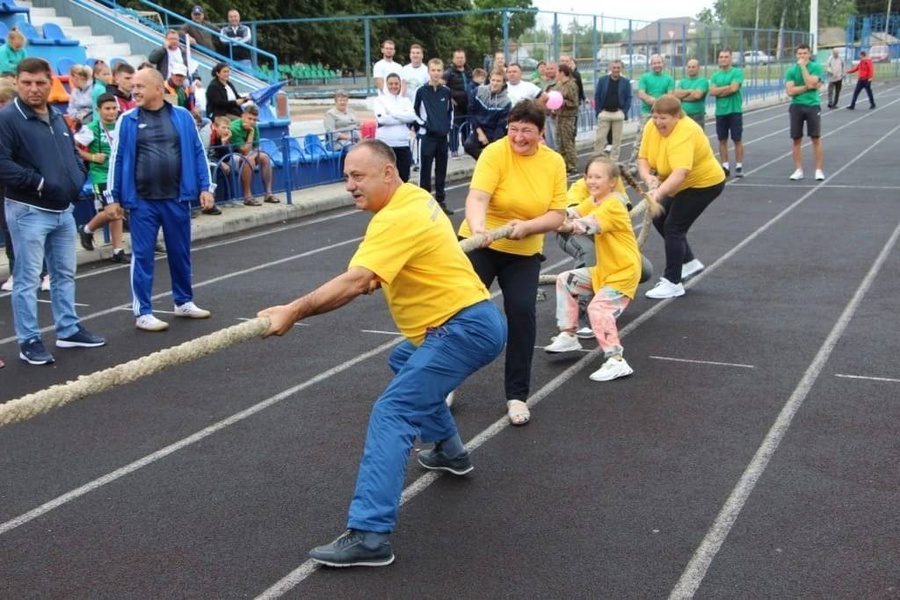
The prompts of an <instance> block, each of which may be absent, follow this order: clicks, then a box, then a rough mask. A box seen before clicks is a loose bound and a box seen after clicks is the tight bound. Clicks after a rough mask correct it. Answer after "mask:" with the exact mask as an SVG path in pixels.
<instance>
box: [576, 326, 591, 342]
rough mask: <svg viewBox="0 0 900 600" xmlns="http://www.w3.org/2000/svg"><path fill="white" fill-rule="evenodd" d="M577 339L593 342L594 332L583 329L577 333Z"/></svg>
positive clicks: (588, 328) (589, 329)
mask: <svg viewBox="0 0 900 600" xmlns="http://www.w3.org/2000/svg"><path fill="white" fill-rule="evenodd" d="M575 337H577V338H579V339H582V340H592V339H594V330H593V329H591V328H590V327H582V328H581V329H579V330H578V331H576V332H575Z"/></svg>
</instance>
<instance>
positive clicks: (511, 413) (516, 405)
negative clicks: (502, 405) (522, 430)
mask: <svg viewBox="0 0 900 600" xmlns="http://www.w3.org/2000/svg"><path fill="white" fill-rule="evenodd" d="M506 416H507V417H509V422H510V424H511V425H525V424H526V423H528V421H530V420H531V411H530V410H528V405H527V404H525V403H524V402H522V401H521V400H507V401H506Z"/></svg>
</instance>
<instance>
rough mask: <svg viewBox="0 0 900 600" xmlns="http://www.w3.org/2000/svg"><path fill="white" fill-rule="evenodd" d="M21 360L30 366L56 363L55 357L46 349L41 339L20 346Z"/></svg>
mask: <svg viewBox="0 0 900 600" xmlns="http://www.w3.org/2000/svg"><path fill="white" fill-rule="evenodd" d="M19 358H21V359H22V360H24V361H25V362H27V363H28V364H29V365H49V364H50V363H52V362H53V361H54V358H53V355H52V354H50V353H49V352H47V349H46V348H44V342H42V341H41V338H34V339H31V340H28V341H27V342H25V343H24V344H19Z"/></svg>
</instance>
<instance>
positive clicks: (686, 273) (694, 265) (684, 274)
mask: <svg viewBox="0 0 900 600" xmlns="http://www.w3.org/2000/svg"><path fill="white" fill-rule="evenodd" d="M705 268H706V267H705V266H704V265H703V263H702V262H700V261H699V260H697V259H696V258H695V259H694V260H692V261H689V262H686V263H684V264H683V265H681V280H682V281H684V280H685V279H687V278H688V277H692V276H694V275H696V274H697V273H699V272H700V271H702V270H703V269H705Z"/></svg>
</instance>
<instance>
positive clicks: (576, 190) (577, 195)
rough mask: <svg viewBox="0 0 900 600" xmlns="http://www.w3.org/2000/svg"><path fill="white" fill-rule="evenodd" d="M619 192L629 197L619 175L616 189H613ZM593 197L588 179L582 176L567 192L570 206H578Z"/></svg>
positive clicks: (567, 200) (624, 196)
mask: <svg viewBox="0 0 900 600" xmlns="http://www.w3.org/2000/svg"><path fill="white" fill-rule="evenodd" d="M613 191H614V192H615V193H617V194H622V197H623V198H626V199H627V198H628V194H627V193H625V186H624V185H623V184H622V178H621V177H619V178H618V179H616V189H614V190H613ZM590 197H591V193H590V192H589V191H588V186H587V180H586V179H585V178H584V177H582V178H581V179H579V180H578V181H576V182H575V183H573V184H572V185H570V186H569V191H567V192H566V204H567V205H568V206H578V205H579V204H581V203H582V202H584V200H585V199H589V198H590Z"/></svg>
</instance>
